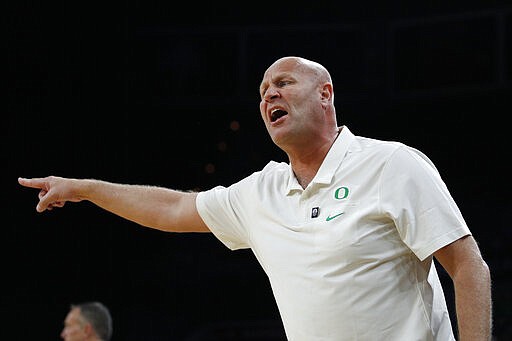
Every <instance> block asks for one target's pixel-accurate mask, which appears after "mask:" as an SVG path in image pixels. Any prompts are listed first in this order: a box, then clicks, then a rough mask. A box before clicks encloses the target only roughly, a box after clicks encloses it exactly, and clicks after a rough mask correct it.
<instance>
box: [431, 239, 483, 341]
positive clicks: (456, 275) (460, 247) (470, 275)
mask: <svg viewBox="0 0 512 341" xmlns="http://www.w3.org/2000/svg"><path fill="white" fill-rule="evenodd" d="M434 256H435V257H436V259H437V260H438V261H439V263H440V264H441V265H442V266H443V267H444V269H445V270H446V271H447V272H448V274H449V275H450V277H451V279H452V280H453V284H454V289H455V307H456V314H457V326H458V329H459V330H458V331H459V340H460V341H465V340H481V341H489V340H491V336H492V334H491V333H492V304H491V275H490V271H489V268H488V266H487V264H486V263H485V261H484V260H483V259H482V256H481V254H480V251H479V249H478V245H477V243H476V241H475V240H474V238H473V237H472V236H466V237H463V238H461V239H459V240H456V241H455V242H453V243H451V244H449V245H447V246H445V247H443V248H441V249H440V250H438V251H437V252H436V253H435V254H434Z"/></svg>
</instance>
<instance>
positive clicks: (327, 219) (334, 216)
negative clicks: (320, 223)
mask: <svg viewBox="0 0 512 341" xmlns="http://www.w3.org/2000/svg"><path fill="white" fill-rule="evenodd" d="M343 213H345V212H341V213H338V214H335V215H333V216H332V217H331V216H330V215H328V216H327V218H325V221H331V220H333V219H334V218H336V217H339V216H340V215H342V214H343Z"/></svg>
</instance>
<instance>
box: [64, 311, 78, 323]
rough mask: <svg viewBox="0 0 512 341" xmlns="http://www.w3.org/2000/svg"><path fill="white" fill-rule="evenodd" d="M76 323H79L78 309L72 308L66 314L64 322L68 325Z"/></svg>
mask: <svg viewBox="0 0 512 341" xmlns="http://www.w3.org/2000/svg"><path fill="white" fill-rule="evenodd" d="M78 321H80V310H79V309H78V308H73V309H71V310H70V311H69V313H68V314H67V316H66V320H65V322H66V323H67V324H69V323H76V322H78Z"/></svg>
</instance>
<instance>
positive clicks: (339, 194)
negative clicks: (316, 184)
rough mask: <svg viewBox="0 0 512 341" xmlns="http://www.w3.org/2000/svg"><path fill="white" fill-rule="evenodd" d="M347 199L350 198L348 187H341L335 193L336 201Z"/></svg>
mask: <svg viewBox="0 0 512 341" xmlns="http://www.w3.org/2000/svg"><path fill="white" fill-rule="evenodd" d="M346 197H348V187H344V186H343V187H340V188H338V189H336V191H335V192H334V198H335V199H338V200H341V199H345V198H346Z"/></svg>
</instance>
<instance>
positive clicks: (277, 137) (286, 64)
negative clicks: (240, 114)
mask: <svg viewBox="0 0 512 341" xmlns="http://www.w3.org/2000/svg"><path fill="white" fill-rule="evenodd" d="M318 89H319V88H318V82H317V78H316V77H315V75H314V73H313V72H312V71H311V69H310V68H308V67H307V66H306V65H303V64H300V63H298V62H297V61H296V60H294V59H285V60H281V61H277V62H276V63H274V64H273V65H272V66H270V67H269V68H268V69H267V71H266V72H265V74H264V76H263V80H262V82H261V85H260V96H261V102H260V113H261V116H262V118H263V121H264V122H265V126H266V128H267V130H268V132H269V134H270V136H271V138H272V140H273V141H274V142H275V143H276V144H277V145H279V146H285V145H286V144H288V143H292V142H293V141H295V142H297V139H299V138H302V137H303V136H304V134H305V133H306V132H308V131H313V130H314V125H315V124H316V122H318V121H317V119H318V118H317V117H316V116H315V115H321V114H322V113H323V111H322V108H321V102H320V94H319V90H318Z"/></svg>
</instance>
